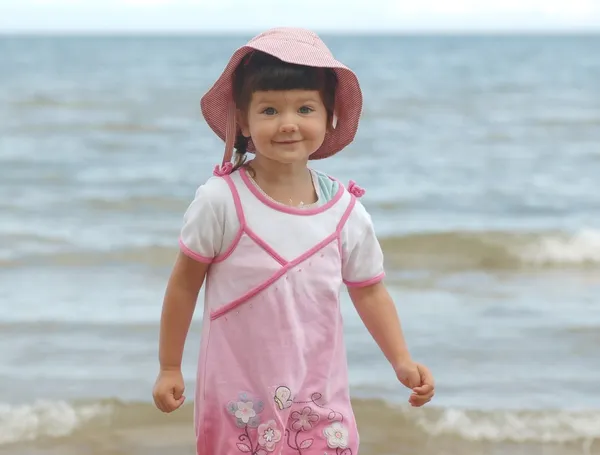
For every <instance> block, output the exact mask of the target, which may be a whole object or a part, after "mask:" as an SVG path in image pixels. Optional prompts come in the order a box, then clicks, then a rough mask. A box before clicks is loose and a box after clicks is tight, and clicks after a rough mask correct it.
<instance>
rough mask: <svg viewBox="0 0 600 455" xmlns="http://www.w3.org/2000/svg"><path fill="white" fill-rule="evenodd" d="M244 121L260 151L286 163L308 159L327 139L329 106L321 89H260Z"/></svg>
mask: <svg viewBox="0 0 600 455" xmlns="http://www.w3.org/2000/svg"><path fill="white" fill-rule="evenodd" d="M240 124H241V130H242V134H243V135H244V136H246V137H251V138H252V142H253V143H254V145H255V147H256V153H257V155H262V156H264V157H265V158H269V159H271V160H274V161H277V162H280V163H282V164H291V163H298V162H307V161H308V158H309V156H310V155H311V154H313V153H314V152H316V151H317V149H318V148H319V147H320V146H321V144H323V141H324V139H325V133H326V132H327V110H326V109H325V105H324V104H323V100H322V99H321V94H320V93H319V91H317V90H281V91H279V90H278V91H260V92H255V93H254V94H253V95H252V99H251V101H250V105H249V106H248V110H247V113H246V115H241V116H240Z"/></svg>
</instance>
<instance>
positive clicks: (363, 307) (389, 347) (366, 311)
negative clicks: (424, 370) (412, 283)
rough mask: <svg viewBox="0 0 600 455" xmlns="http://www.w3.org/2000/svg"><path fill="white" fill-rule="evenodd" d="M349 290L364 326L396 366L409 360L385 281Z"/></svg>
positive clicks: (400, 327) (396, 314)
mask: <svg viewBox="0 0 600 455" xmlns="http://www.w3.org/2000/svg"><path fill="white" fill-rule="evenodd" d="M348 292H349V293H350V298H351V299H352V303H354V306H355V307H356V310H357V312H358V314H359V316H360V318H361V319H362V321H363V323H364V324H365V327H366V328H367V330H368V331H369V333H370V334H371V336H372V337H373V339H374V340H375V342H376V343H377V345H378V346H379V348H380V349H381V352H383V355H385V357H386V358H387V359H388V361H389V362H390V364H391V365H392V366H393V367H394V369H395V368H396V366H397V365H400V364H403V363H405V362H408V361H410V360H411V357H410V353H409V352H408V348H407V346H406V341H405V340H404V334H403V332H402V326H401V324H400V319H399V317H398V313H397V311H396V306H395V305H394V301H393V300H392V297H391V296H390V294H389V293H388V291H387V289H386V287H385V285H384V284H383V282H379V283H376V284H373V285H370V286H364V287H350V288H348Z"/></svg>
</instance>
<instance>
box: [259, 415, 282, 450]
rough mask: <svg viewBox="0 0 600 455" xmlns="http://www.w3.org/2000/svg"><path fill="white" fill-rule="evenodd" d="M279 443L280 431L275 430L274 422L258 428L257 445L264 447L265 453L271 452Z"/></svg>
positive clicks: (271, 421)
mask: <svg viewBox="0 0 600 455" xmlns="http://www.w3.org/2000/svg"><path fill="white" fill-rule="evenodd" d="M279 441H281V431H279V430H278V429H277V425H276V424H275V421H274V420H269V421H268V422H266V423H263V424H260V425H259V426H258V444H259V445H260V446H261V447H264V448H265V450H266V451H267V452H273V450H275V445H276V444H277V443H278V442H279Z"/></svg>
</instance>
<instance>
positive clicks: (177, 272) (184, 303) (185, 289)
mask: <svg viewBox="0 0 600 455" xmlns="http://www.w3.org/2000/svg"><path fill="white" fill-rule="evenodd" d="M209 265H210V264H206V263H203V262H199V261H196V260H194V259H191V258H189V257H188V256H186V255H185V254H183V253H181V252H180V253H179V255H178V256H177V261H176V262H175V266H174V267H173V271H172V272H171V277H170V278H169V282H168V284H167V290H166V292H165V297H164V301H163V309H162V317H161V321H160V341H159V361H160V369H161V370H162V371H169V370H171V371H172V370H177V371H178V370H180V369H181V360H182V356H183V348H184V345H185V340H186V338H187V334H188V330H189V328H190V323H191V321H192V316H193V314H194V309H195V307H196V300H197V299H198V294H199V292H200V288H201V287H202V284H203V283H204V278H205V277H206V272H207V271H208V267H209Z"/></svg>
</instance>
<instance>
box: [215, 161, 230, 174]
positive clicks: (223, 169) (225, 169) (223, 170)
mask: <svg viewBox="0 0 600 455" xmlns="http://www.w3.org/2000/svg"><path fill="white" fill-rule="evenodd" d="M231 171H233V164H232V163H229V162H227V163H224V164H222V165H220V166H219V165H218V164H217V165H216V166H215V170H214V171H213V175H215V176H217V177H223V176H225V175H229V174H231Z"/></svg>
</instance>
